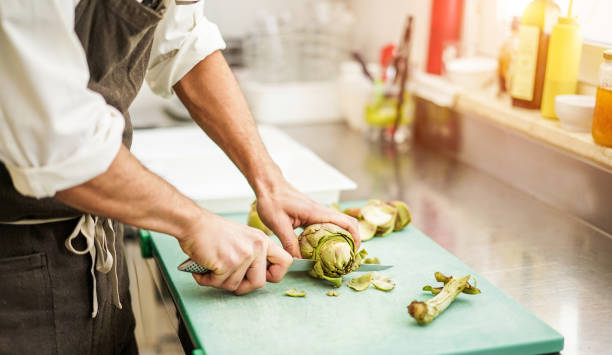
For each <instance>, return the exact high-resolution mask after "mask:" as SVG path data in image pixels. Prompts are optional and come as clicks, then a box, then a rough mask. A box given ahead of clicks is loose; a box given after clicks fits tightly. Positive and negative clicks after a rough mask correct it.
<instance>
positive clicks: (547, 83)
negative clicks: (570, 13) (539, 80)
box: [542, 17, 582, 118]
mask: <svg viewBox="0 0 612 355" xmlns="http://www.w3.org/2000/svg"><path fill="white" fill-rule="evenodd" d="M580 52H582V34H581V33H580V26H579V25H578V22H576V19H575V18H574V17H559V22H558V23H557V24H556V25H554V26H553V29H552V33H551V35H550V44H549V47H548V58H547V61H546V75H545V78H544V93H543V95H542V116H544V117H547V118H557V117H556V115H555V96H557V95H570V94H575V93H576V86H577V85H578V70H579V69H580Z"/></svg>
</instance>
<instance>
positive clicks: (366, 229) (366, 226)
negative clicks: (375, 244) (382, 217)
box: [359, 219, 376, 242]
mask: <svg viewBox="0 0 612 355" xmlns="http://www.w3.org/2000/svg"><path fill="white" fill-rule="evenodd" d="M375 235H376V226H375V225H373V224H372V223H370V222H368V221H366V220H364V219H362V220H360V221H359V236H360V237H361V241H362V242H367V241H368V240H370V239H372V238H374V236H375Z"/></svg>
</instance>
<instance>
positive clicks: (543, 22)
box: [510, 0, 561, 109]
mask: <svg viewBox="0 0 612 355" xmlns="http://www.w3.org/2000/svg"><path fill="white" fill-rule="evenodd" d="M560 12H561V10H560V9H559V6H558V5H557V4H555V2H554V1H553V0H533V1H532V2H530V3H529V5H527V8H526V9H525V11H524V12H523V16H521V24H520V26H519V35H518V36H519V47H518V50H517V53H516V58H515V60H514V68H513V72H512V88H511V90H510V96H512V105H513V106H517V107H524V108H531V109H539V108H540V104H541V103H542V92H543V88H544V75H545V73H546V57H547V55H548V40H549V37H550V32H551V31H552V27H553V25H554V24H555V23H556V22H557V18H558V17H559V14H560Z"/></svg>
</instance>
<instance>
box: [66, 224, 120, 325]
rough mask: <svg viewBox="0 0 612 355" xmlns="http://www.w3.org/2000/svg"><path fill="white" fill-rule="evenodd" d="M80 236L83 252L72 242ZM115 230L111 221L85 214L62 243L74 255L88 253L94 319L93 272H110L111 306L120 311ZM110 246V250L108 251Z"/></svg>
mask: <svg viewBox="0 0 612 355" xmlns="http://www.w3.org/2000/svg"><path fill="white" fill-rule="evenodd" d="M80 234H82V235H83V237H85V241H86V247H85V249H83V250H77V249H76V248H75V247H74V246H73V245H72V241H73V240H74V239H75V238H77V237H78V236H79V235H80ZM115 236H116V234H115V229H114V228H113V224H112V221H111V220H110V219H108V218H104V217H97V216H95V217H94V216H92V215H90V214H85V215H83V216H81V218H80V219H79V222H78V223H77V225H76V226H75V227H74V230H73V231H72V233H71V234H70V235H69V236H68V238H66V241H65V242H64V244H65V246H66V249H68V250H69V251H70V252H71V253H74V254H76V255H85V254H87V253H89V255H90V256H91V269H90V272H91V276H92V278H93V309H92V312H91V317H92V318H95V317H96V315H97V314H98V294H97V286H96V273H95V271H94V268H95V270H97V271H99V272H102V273H105V274H106V273H108V272H109V271H110V272H111V282H112V283H111V285H112V293H113V304H114V305H115V307H117V308H119V309H121V308H122V306H121V300H120V299H119V281H118V278H117V263H116V259H117V251H116V249H115ZM109 244H110V249H109Z"/></svg>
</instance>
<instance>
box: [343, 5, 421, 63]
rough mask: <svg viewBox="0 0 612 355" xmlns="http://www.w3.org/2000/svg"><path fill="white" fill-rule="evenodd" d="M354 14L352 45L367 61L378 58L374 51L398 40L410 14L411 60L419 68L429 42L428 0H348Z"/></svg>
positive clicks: (376, 51)
mask: <svg viewBox="0 0 612 355" xmlns="http://www.w3.org/2000/svg"><path fill="white" fill-rule="evenodd" d="M348 4H349V7H350V9H351V10H352V11H353V13H354V15H355V20H356V21H355V28H354V32H353V38H352V40H353V43H352V44H353V48H354V49H356V50H358V51H359V52H361V53H362V55H363V56H364V57H365V58H366V59H367V60H368V61H377V60H378V50H379V49H380V47H382V46H383V45H385V44H387V43H390V42H391V43H395V44H397V43H398V42H399V39H400V37H401V34H402V31H403V28H404V22H405V19H406V16H407V15H408V14H412V15H413V16H414V24H413V26H414V27H413V30H414V32H413V33H412V40H413V42H412V52H411V63H413V65H416V66H417V67H418V68H423V67H424V65H425V60H426V58H427V43H428V41H429V24H430V21H429V17H430V13H431V0H412V1H409V0H381V1H371V0H349V1H348Z"/></svg>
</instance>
